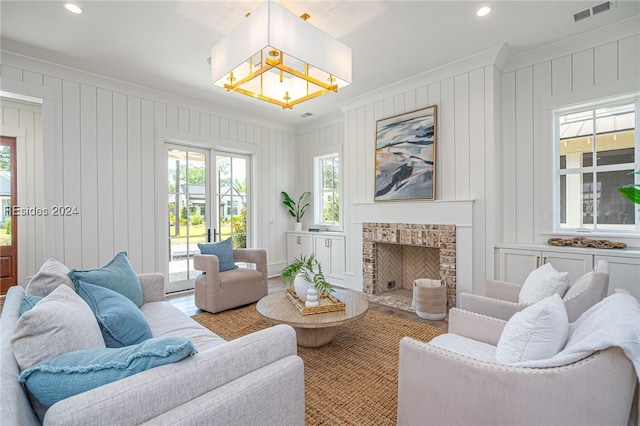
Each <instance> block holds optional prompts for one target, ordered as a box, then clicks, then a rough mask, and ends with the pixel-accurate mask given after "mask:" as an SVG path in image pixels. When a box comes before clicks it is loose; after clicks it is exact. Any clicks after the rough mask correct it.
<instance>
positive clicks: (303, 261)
mask: <svg viewBox="0 0 640 426" xmlns="http://www.w3.org/2000/svg"><path fill="white" fill-rule="evenodd" d="M280 277H281V278H282V284H284V285H285V286H291V284H293V288H294V291H295V292H296V294H297V295H298V298H299V299H300V300H302V301H303V302H306V301H307V290H308V289H309V288H310V287H311V286H314V287H315V290H316V291H317V292H318V296H320V295H322V294H323V293H332V292H333V287H332V286H331V284H329V283H328V282H327V280H326V279H325V277H324V273H323V272H322V265H320V262H318V259H316V257H315V255H313V254H312V255H310V256H309V257H305V256H302V257H301V258H299V259H298V258H295V259H293V262H292V263H291V264H289V265H288V266H287V267H285V268H284V269H283V270H282V272H281V273H280Z"/></svg>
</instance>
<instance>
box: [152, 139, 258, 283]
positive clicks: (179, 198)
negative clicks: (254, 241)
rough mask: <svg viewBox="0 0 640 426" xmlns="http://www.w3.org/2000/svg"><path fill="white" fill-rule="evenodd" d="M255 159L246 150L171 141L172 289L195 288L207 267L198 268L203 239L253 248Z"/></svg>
mask: <svg viewBox="0 0 640 426" xmlns="http://www.w3.org/2000/svg"><path fill="white" fill-rule="evenodd" d="M249 161H250V157H249V156H246V155H239V154H229V153H223V152H218V151H210V150H205V149H199V148H193V147H186V146H181V145H170V144H168V145H167V172H168V173H167V201H168V210H169V223H168V239H169V259H168V261H169V268H168V270H169V274H168V276H169V280H168V284H167V288H166V289H165V291H166V292H167V293H173V292H178V291H185V290H191V289H193V288H194V285H195V278H196V276H198V274H200V272H201V271H197V270H195V269H194V267H193V256H194V255H195V254H199V253H200V249H199V248H198V243H206V242H213V241H221V240H225V239H227V238H231V239H232V243H233V246H234V247H236V248H240V247H247V212H248V211H249V210H248V199H249V197H248V193H249V192H248V189H249V188H248V183H249V182H250V180H249V174H248V170H249V164H250V162H249ZM214 206H215V207H214Z"/></svg>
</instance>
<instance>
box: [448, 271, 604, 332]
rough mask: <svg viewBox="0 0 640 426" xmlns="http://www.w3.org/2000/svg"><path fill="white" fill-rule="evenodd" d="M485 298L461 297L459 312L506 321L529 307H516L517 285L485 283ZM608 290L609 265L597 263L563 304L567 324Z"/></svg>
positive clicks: (566, 296) (519, 304) (467, 294)
mask: <svg viewBox="0 0 640 426" xmlns="http://www.w3.org/2000/svg"><path fill="white" fill-rule="evenodd" d="M485 288H486V292H485V295H484V296H480V295H477V294H471V293H461V294H460V296H459V298H458V308H460V309H463V310H465V311H471V312H476V313H478V314H482V315H488V316H490V317H495V318H500V319H503V320H509V318H511V317H512V316H513V314H515V313H516V312H519V311H521V310H523V309H524V308H526V307H527V306H529V305H526V304H522V303H518V295H519V294H520V289H521V288H522V286H521V285H519V284H514V283H508V282H505V281H494V280H486V281H485ZM608 290H609V264H608V263H607V262H606V261H604V260H599V261H598V262H597V263H596V266H595V267H594V268H593V270H592V271H589V272H587V273H586V274H584V275H582V276H581V277H580V278H578V279H576V280H575V282H573V283H572V284H571V286H570V287H569V289H568V290H567V292H566V293H565V294H564V296H563V298H562V300H563V301H564V305H565V307H566V309H567V316H568V317H569V322H574V321H575V320H576V319H578V317H579V316H580V315H582V313H583V312H585V311H586V310H587V309H589V308H590V307H592V306H593V305H595V304H596V303H598V302H599V301H601V300H602V299H604V297H605V296H606V295H607V292H608Z"/></svg>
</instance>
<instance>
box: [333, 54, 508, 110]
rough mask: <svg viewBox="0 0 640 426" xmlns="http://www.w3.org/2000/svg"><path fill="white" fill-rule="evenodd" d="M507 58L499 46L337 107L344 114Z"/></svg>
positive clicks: (501, 64) (501, 62)
mask: <svg viewBox="0 0 640 426" xmlns="http://www.w3.org/2000/svg"><path fill="white" fill-rule="evenodd" d="M509 56H510V55H509V50H508V49H507V47H506V45H505V44H501V45H499V46H495V47H492V48H490V49H487V50H484V51H482V52H479V53H476V54H474V55H471V56H467V57H465V58H462V59H459V60H457V61H454V62H450V63H449V64H446V65H443V66H441V67H437V68H434V69H432V70H429V71H425V72H423V73H420V74H418V75H415V76H413V77H409V78H407V79H405V80H402V81H399V82H397V83H394V84H391V85H388V86H385V87H382V88H380V89H377V90H374V91H371V92H368V93H365V94H364V95H361V96H358V97H356V98H353V99H350V100H349V101H346V102H343V103H341V104H339V105H338V107H339V108H340V109H341V110H342V111H344V112H346V111H349V110H352V109H355V108H358V107H360V106H363V105H366V104H370V103H373V102H375V101H377V100H380V99H385V98H388V97H391V96H394V95H397V94H398V93H403V92H406V91H409V90H414V89H416V88H417V87H420V86H426V85H428V84H430V83H433V82H435V81H440V80H443V79H446V78H449V77H451V76H455V75H458V74H462V73H465V72H469V71H472V70H475V69H478V68H483V67H485V66H487V65H496V64H499V65H500V66H503V64H504V63H505V62H506V61H507V60H508V58H509Z"/></svg>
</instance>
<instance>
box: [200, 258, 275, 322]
mask: <svg viewBox="0 0 640 426" xmlns="http://www.w3.org/2000/svg"><path fill="white" fill-rule="evenodd" d="M233 259H234V261H235V262H236V263H238V262H244V263H253V264H255V269H249V268H237V269H231V270H229V271H224V272H218V271H219V266H218V257H217V256H214V255H210V254H196V255H195V256H194V257H193V265H194V267H195V269H197V270H199V271H204V274H200V275H198V277H197V278H196V288H195V303H196V306H197V307H198V308H200V309H202V310H204V311H207V312H212V313H216V312H221V311H225V310H227V309H231V308H235V307H238V306H242V305H247V304H249V303H253V302H257V301H258V300H260V299H261V298H262V297H264V296H266V295H267V293H268V287H267V252H266V251H265V250H264V249H234V250H233Z"/></svg>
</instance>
